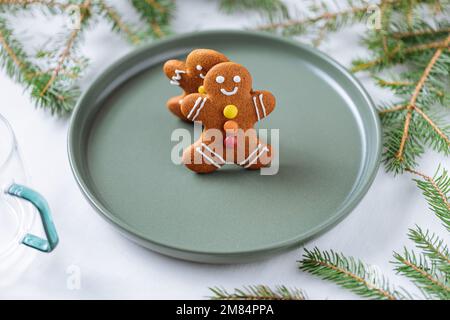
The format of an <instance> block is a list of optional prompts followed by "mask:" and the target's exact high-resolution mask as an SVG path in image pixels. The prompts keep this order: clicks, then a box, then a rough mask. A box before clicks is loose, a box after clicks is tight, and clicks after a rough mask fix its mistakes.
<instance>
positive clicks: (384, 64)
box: [257, 0, 450, 174]
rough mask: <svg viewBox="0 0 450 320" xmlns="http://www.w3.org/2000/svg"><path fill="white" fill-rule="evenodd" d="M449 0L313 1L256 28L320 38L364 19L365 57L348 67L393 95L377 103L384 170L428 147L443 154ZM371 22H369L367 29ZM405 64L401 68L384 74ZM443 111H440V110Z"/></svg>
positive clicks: (449, 99)
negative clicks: (305, 8)
mask: <svg viewBox="0 0 450 320" xmlns="http://www.w3.org/2000/svg"><path fill="white" fill-rule="evenodd" d="M449 11H450V3H449V2H448V1H442V0H415V1H409V0H380V1H378V3H369V2H368V1H364V0H347V1H342V2H337V1H334V2H333V1H321V0H318V1H312V4H311V5H310V6H309V11H308V12H303V13H302V14H300V15H299V16H297V17H295V18H292V17H291V18H285V17H279V18H278V19H277V20H275V21H274V19H270V21H269V23H267V24H265V25H260V26H258V27H257V29H259V30H263V31H269V32H276V33H278V34H281V35H284V36H303V37H304V38H306V39H308V38H309V39H310V40H311V41H312V43H313V44H314V45H319V44H320V43H321V42H322V40H323V39H324V38H325V37H326V36H328V35H330V34H331V33H333V32H335V31H338V30H341V29H342V28H343V27H345V26H349V25H353V24H358V23H364V22H365V23H366V25H367V26H368V31H367V32H366V33H365V34H366V36H364V37H362V43H363V44H364V45H365V46H366V47H367V49H369V51H370V52H371V58H370V59H364V58H363V59H355V60H354V61H353V62H352V69H351V70H352V71H353V72H359V71H368V72H369V73H370V75H371V76H372V77H373V78H374V80H376V82H377V83H378V84H379V85H380V86H381V87H383V88H389V89H390V90H392V91H393V92H394V94H395V95H396V96H397V99H396V101H395V102H389V103H386V102H382V103H381V104H380V105H379V112H380V116H381V119H382V123H383V128H384V133H383V134H384V141H385V144H384V151H383V162H384V164H385V166H386V168H387V170H388V171H392V172H394V173H395V174H398V173H403V172H404V170H405V169H406V168H415V167H416V166H417V160H418V159H419V158H420V157H421V156H422V154H423V153H424V152H425V151H426V149H427V148H431V149H434V150H436V151H438V152H441V153H443V154H444V155H448V154H449V153H450V126H449V124H448V118H446V114H448V111H447V110H445V109H444V107H447V106H449V105H450V90H449V86H450V84H449V79H450V77H449V70H450V51H449V47H450V21H449V19H448V17H449V16H450V15H449ZM369 27H370V28H369ZM400 65H404V66H406V67H407V70H406V71H405V72H401V73H399V74H398V71H396V72H395V74H396V76H393V77H391V79H388V78H382V77H381V75H382V74H383V73H384V72H385V71H389V70H392V69H393V68H395V67H397V66H400ZM441 110H445V114H443V112H441Z"/></svg>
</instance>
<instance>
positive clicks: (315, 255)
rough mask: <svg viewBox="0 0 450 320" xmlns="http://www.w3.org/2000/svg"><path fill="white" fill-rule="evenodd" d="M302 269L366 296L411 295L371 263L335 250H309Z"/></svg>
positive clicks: (401, 297)
mask: <svg viewBox="0 0 450 320" xmlns="http://www.w3.org/2000/svg"><path fill="white" fill-rule="evenodd" d="M300 269H301V270H303V271H306V272H309V273H311V274H313V275H316V276H318V277H320V278H322V279H324V280H329V281H332V282H334V283H336V284H337V285H339V286H341V287H343V288H346V289H349V290H351V291H353V292H354V293H356V294H359V295H361V296H363V297H366V298H373V299H385V300H386V299H387V300H397V299H405V298H406V296H407V295H405V294H404V293H401V292H400V291H399V290H396V289H395V288H393V287H392V286H391V285H390V284H389V282H388V280H387V279H386V278H385V277H383V276H380V275H378V273H377V272H376V271H375V270H374V269H372V268H370V266H368V265H366V264H364V263H362V262H361V261H360V260H355V259H354V258H352V257H346V256H344V255H343V254H342V253H336V252H334V251H332V250H331V251H320V250H319V249H318V248H314V249H313V250H311V251H309V250H308V249H305V253H304V254H303V259H302V260H301V261H300Z"/></svg>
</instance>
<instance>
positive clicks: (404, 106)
mask: <svg viewBox="0 0 450 320" xmlns="http://www.w3.org/2000/svg"><path fill="white" fill-rule="evenodd" d="M407 108H408V106H407V105H402V104H400V105H397V106H393V107H391V108H387V109H382V110H380V111H378V113H379V114H380V115H383V114H386V113H391V112H397V111H403V110H406V109H407Z"/></svg>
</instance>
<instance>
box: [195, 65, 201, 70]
mask: <svg viewBox="0 0 450 320" xmlns="http://www.w3.org/2000/svg"><path fill="white" fill-rule="evenodd" d="M195 69H197V70H198V71H200V70H202V69H203V67H202V66H201V65H199V64H198V65H197V66H196V67H195Z"/></svg>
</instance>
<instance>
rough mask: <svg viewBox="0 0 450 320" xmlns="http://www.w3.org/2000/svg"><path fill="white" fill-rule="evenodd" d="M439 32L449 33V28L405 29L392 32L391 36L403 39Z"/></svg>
mask: <svg viewBox="0 0 450 320" xmlns="http://www.w3.org/2000/svg"><path fill="white" fill-rule="evenodd" d="M441 33H450V28H442V29H423V30H418V31H405V32H393V33H392V37H393V38H395V39H403V38H409V37H420V36H427V35H434V34H441Z"/></svg>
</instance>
